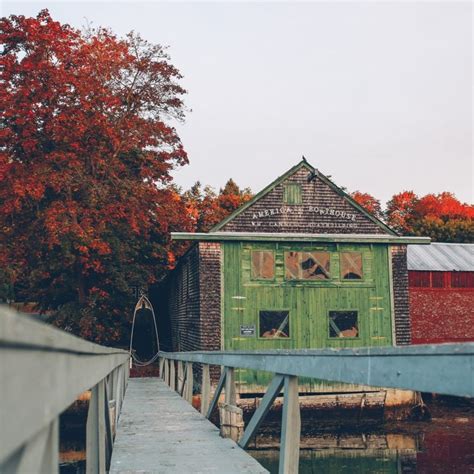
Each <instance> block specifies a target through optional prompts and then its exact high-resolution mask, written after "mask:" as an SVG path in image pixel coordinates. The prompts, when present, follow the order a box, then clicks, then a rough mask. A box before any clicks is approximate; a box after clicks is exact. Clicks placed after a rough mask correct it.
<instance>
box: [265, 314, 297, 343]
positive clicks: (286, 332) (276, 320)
mask: <svg viewBox="0 0 474 474" xmlns="http://www.w3.org/2000/svg"><path fill="white" fill-rule="evenodd" d="M259 318H260V331H259V335H260V337H264V338H268V339H275V338H288V337H290V312H289V311H260V314H259Z"/></svg>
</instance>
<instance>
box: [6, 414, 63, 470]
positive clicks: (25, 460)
mask: <svg viewBox="0 0 474 474" xmlns="http://www.w3.org/2000/svg"><path fill="white" fill-rule="evenodd" d="M58 425H59V422H58V418H55V419H54V420H53V421H52V422H51V423H49V425H48V426H46V428H44V429H42V430H41V431H40V432H39V433H37V434H36V435H35V436H34V437H33V438H32V439H30V440H29V441H28V442H27V443H26V444H25V447H24V448H23V449H21V450H19V453H18V454H17V455H15V456H13V457H12V458H10V460H9V461H8V462H7V463H5V464H2V465H1V472H2V473H3V472H5V473H13V472H15V473H16V472H17V473H19V474H21V473H23V472H38V473H43V472H47V473H52V474H56V473H57V472H59V456H58V453H59V430H58Z"/></svg>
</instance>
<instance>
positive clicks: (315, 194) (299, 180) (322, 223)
mask: <svg viewBox="0 0 474 474" xmlns="http://www.w3.org/2000/svg"><path fill="white" fill-rule="evenodd" d="M308 175H309V170H308V169H306V168H300V169H299V170H298V171H297V172H296V173H295V174H293V175H292V176H290V177H289V178H288V179H287V180H285V181H284V182H283V183H280V184H279V185H278V186H276V187H275V188H274V189H273V190H272V191H270V192H269V193H268V194H266V195H265V196H263V197H262V198H260V199H259V200H258V201H257V202H255V203H254V204H253V205H252V206H250V207H249V208H248V209H246V210H245V211H244V212H242V213H241V214H239V215H238V216H236V217H235V218H234V219H232V220H231V221H229V222H228V223H227V224H226V225H225V226H223V227H222V229H220V230H221V231H223V232H225V231H227V232H289V233H291V232H293V233H313V234H332V233H338V234H383V233H385V232H384V230H383V229H381V228H380V227H379V226H378V225H377V224H375V223H374V222H373V221H372V220H370V219H369V218H368V217H367V216H366V215H364V214H363V213H361V212H360V211H358V210H357V209H356V208H354V207H353V206H352V205H351V204H350V203H349V202H348V201H347V200H346V199H345V198H344V197H342V196H341V195H339V194H338V193H337V192H336V191H334V189H332V188H331V187H330V186H328V185H327V184H326V183H325V182H324V181H322V180H321V179H319V178H315V179H313V180H312V181H311V182H309V181H308ZM286 183H296V184H299V185H300V186H301V189H302V197H303V201H302V204H301V205H285V204H283V192H284V186H285V184H286ZM282 207H284V208H285V209H284V210H283V211H284V212H282V213H279V211H280V209H281V208H282ZM326 209H329V211H330V212H334V213H333V214H329V213H328V214H325V213H324V212H325V210H326ZM265 211H266V212H265ZM272 211H273V214H272V213H271V212H272ZM277 211H278V212H277ZM321 211H323V212H321ZM352 216H353V217H352Z"/></svg>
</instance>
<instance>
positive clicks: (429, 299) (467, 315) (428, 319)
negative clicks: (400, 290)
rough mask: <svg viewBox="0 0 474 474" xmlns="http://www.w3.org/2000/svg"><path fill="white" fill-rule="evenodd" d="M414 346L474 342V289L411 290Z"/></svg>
mask: <svg viewBox="0 0 474 474" xmlns="http://www.w3.org/2000/svg"><path fill="white" fill-rule="evenodd" d="M409 293H410V316H411V327H412V342H413V344H440V343H443V342H474V289H468V288H466V289H454V288H410V289H409Z"/></svg>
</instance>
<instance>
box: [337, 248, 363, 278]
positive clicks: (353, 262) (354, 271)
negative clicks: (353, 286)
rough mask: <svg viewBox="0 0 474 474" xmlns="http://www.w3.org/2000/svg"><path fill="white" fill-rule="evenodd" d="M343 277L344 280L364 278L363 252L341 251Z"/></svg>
mask: <svg viewBox="0 0 474 474" xmlns="http://www.w3.org/2000/svg"><path fill="white" fill-rule="evenodd" d="M341 278H342V279H343V280H362V254H361V253H358V252H342V253H341Z"/></svg>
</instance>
